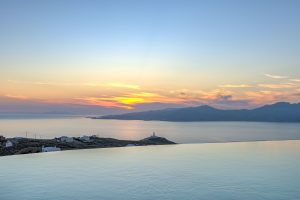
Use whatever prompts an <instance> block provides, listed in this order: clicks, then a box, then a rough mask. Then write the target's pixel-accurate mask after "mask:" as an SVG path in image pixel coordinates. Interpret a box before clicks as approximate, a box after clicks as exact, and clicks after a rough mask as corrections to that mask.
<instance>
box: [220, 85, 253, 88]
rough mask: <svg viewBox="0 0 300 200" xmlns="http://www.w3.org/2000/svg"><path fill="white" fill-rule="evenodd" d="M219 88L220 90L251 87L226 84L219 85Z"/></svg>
mask: <svg viewBox="0 0 300 200" xmlns="http://www.w3.org/2000/svg"><path fill="white" fill-rule="evenodd" d="M219 87H222V88H249V87H251V86H250V85H245V84H241V85H232V84H227V85H220V86H219Z"/></svg>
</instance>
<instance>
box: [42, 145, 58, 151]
mask: <svg viewBox="0 0 300 200" xmlns="http://www.w3.org/2000/svg"><path fill="white" fill-rule="evenodd" d="M52 151H61V149H60V148H58V147H44V146H43V147H42V152H52Z"/></svg>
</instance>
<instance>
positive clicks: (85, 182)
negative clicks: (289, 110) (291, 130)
mask: <svg viewBox="0 0 300 200" xmlns="http://www.w3.org/2000/svg"><path fill="white" fill-rule="evenodd" d="M299 155H300V141H296V140H294V141H268V142H238V143H210V144H180V145H171V146H147V147H127V148H126V147H125V148H108V149H93V150H76V151H64V152H54V153H43V154H31V155H17V156H7V157H0V180H1V181H0V199H1V200H48V199H49V200H83V199H87V200H99V199H108V200H127V199H128V200H129V199H137V200H153V199H166V200H177V199H178V200H183V199H184V200H194V199H195V200H198V199H212V200H229V199H230V200H235V199H236V200H241V199H243V200H254V199H255V200H299V199H300V190H299V185H300V159H299Z"/></svg>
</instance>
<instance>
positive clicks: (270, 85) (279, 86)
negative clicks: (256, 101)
mask: <svg viewBox="0 0 300 200" xmlns="http://www.w3.org/2000/svg"><path fill="white" fill-rule="evenodd" d="M258 86H259V87H263V88H270V89H284V88H293V87H295V85H294V84H291V83H284V84H259V85H258Z"/></svg>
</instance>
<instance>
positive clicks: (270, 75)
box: [265, 74, 288, 79]
mask: <svg viewBox="0 0 300 200" xmlns="http://www.w3.org/2000/svg"><path fill="white" fill-rule="evenodd" d="M265 76H266V77H269V78H274V79H285V78H288V76H279V75H273V74H265Z"/></svg>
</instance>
